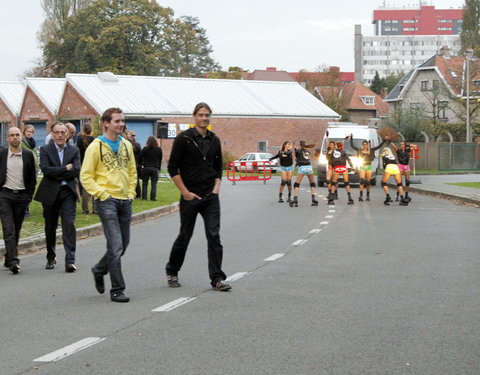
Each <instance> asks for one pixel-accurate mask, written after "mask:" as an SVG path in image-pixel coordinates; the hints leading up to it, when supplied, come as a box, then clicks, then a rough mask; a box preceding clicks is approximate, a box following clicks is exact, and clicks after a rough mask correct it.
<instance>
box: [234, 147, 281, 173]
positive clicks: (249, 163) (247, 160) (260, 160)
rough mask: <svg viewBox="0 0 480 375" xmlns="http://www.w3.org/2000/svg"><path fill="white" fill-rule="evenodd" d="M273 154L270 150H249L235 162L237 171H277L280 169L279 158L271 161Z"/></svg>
mask: <svg viewBox="0 0 480 375" xmlns="http://www.w3.org/2000/svg"><path fill="white" fill-rule="evenodd" d="M272 156H273V155H272V154H270V153H268V152H248V153H246V154H245V155H243V156H242V157H241V158H240V159H238V160H235V161H234V162H233V163H234V166H235V170H236V171H252V172H258V171H263V170H264V169H267V170H268V169H271V170H272V172H273V173H275V172H276V171H277V169H278V159H275V160H272V161H269V160H268V159H270V158H271V157H272ZM255 162H256V163H255Z"/></svg>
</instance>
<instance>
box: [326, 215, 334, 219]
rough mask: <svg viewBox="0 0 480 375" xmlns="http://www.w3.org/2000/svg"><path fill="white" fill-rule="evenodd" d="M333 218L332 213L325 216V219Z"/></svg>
mask: <svg viewBox="0 0 480 375" xmlns="http://www.w3.org/2000/svg"><path fill="white" fill-rule="evenodd" d="M332 218H333V215H327V216H325V219H332Z"/></svg>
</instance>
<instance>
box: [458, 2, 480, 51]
mask: <svg viewBox="0 0 480 375" xmlns="http://www.w3.org/2000/svg"><path fill="white" fill-rule="evenodd" d="M460 43H461V51H462V52H465V51H466V50H468V49H470V48H471V49H473V51H474V54H475V56H477V57H480V0H465V5H464V6H463V21H462V31H461V33H460Z"/></svg>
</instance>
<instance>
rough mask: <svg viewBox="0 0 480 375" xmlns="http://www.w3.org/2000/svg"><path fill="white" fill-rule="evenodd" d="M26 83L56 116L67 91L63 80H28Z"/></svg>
mask: <svg viewBox="0 0 480 375" xmlns="http://www.w3.org/2000/svg"><path fill="white" fill-rule="evenodd" d="M25 82H26V84H27V86H28V87H30V88H31V89H32V91H33V92H34V93H35V95H37V96H38V98H39V99H40V100H41V101H42V103H43V104H45V105H46V106H47V108H48V110H49V111H50V112H51V113H52V114H54V115H56V114H57V111H58V107H59V106H60V101H61V100H62V96H63V91H64V89H65V79H63V78H26V79H25Z"/></svg>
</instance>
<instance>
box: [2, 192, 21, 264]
mask: <svg viewBox="0 0 480 375" xmlns="http://www.w3.org/2000/svg"><path fill="white" fill-rule="evenodd" d="M27 206H28V195H27V193H25V192H19V193H13V192H10V191H7V190H4V189H0V218H1V220H2V229H3V240H4V241H5V250H6V252H5V265H6V266H8V267H11V266H14V265H16V264H20V260H19V259H18V241H19V239H20V230H21V229H22V223H23V219H24V218H25V209H26V208H27Z"/></svg>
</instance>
